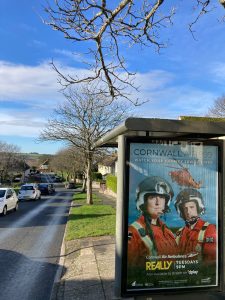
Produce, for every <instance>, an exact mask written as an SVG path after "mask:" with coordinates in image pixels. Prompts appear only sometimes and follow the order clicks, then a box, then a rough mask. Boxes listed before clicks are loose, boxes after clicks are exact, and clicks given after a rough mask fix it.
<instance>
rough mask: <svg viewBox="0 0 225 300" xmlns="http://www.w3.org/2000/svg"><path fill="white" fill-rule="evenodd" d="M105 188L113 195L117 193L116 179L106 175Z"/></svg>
mask: <svg viewBox="0 0 225 300" xmlns="http://www.w3.org/2000/svg"><path fill="white" fill-rule="evenodd" d="M106 186H107V188H108V189H110V190H111V191H113V192H114V193H116V192H117V177H116V176H114V175H107V176H106Z"/></svg>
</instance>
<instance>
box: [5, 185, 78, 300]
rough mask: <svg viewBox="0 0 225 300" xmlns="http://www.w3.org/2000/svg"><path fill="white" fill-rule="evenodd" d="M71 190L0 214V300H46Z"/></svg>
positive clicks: (48, 296)
mask: <svg viewBox="0 0 225 300" xmlns="http://www.w3.org/2000/svg"><path fill="white" fill-rule="evenodd" d="M72 195H73V191H72V190H65V189H63V188H61V189H60V188H56V193H55V194H54V195H51V196H42V199H41V200H37V201H26V202H20V203H19V210H18V211H17V212H9V213H8V214H7V215H6V216H5V217H0V300H14V299H15V300H18V299H21V300H31V299H32V300H33V299H35V300H39V299H40V300H45V299H46V300H49V299H50V296H51V291H52V287H53V283H54V277H55V274H56V271H57V267H58V266H57V263H58V261H59V255H60V250H61V244H62V239H63V235H64V230H65V225H66V221H67V217H68V213H69V207H70V202H71V199H72Z"/></svg>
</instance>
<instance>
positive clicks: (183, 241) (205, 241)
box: [176, 219, 217, 263]
mask: <svg viewBox="0 0 225 300" xmlns="http://www.w3.org/2000/svg"><path fill="white" fill-rule="evenodd" d="M176 240H177V243H178V247H179V250H180V253H181V254H188V253H198V254H199V255H200V257H201V259H202V260H203V261H204V262H209V263H210V262H215V261H216V245H217V242H216V241H217V237H216V226H215V225H213V224H209V223H208V222H205V221H203V220H202V219H198V221H197V222H196V224H195V225H194V227H193V228H191V226H189V225H186V226H184V227H183V228H181V229H180V230H178V232H177V237H176Z"/></svg>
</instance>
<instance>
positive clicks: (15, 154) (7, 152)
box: [0, 141, 24, 182]
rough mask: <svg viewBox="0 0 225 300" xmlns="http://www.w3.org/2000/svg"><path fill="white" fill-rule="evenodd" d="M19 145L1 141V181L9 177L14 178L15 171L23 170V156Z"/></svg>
mask: <svg viewBox="0 0 225 300" xmlns="http://www.w3.org/2000/svg"><path fill="white" fill-rule="evenodd" d="M19 152H20V149H19V147H18V146H16V145H13V144H8V143H5V142H1V141H0V182H2V180H5V179H6V178H7V177H9V178H10V179H12V176H13V173H14V172H15V171H21V170H23V166H24V162H23V158H22V157H21V156H20V154H19Z"/></svg>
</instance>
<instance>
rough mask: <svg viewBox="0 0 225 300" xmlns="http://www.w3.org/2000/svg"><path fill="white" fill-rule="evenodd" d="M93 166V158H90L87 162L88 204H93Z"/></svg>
mask: <svg viewBox="0 0 225 300" xmlns="http://www.w3.org/2000/svg"><path fill="white" fill-rule="evenodd" d="M91 165H92V158H91V156H89V157H88V161H87V204H93V199H92V179H91Z"/></svg>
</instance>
